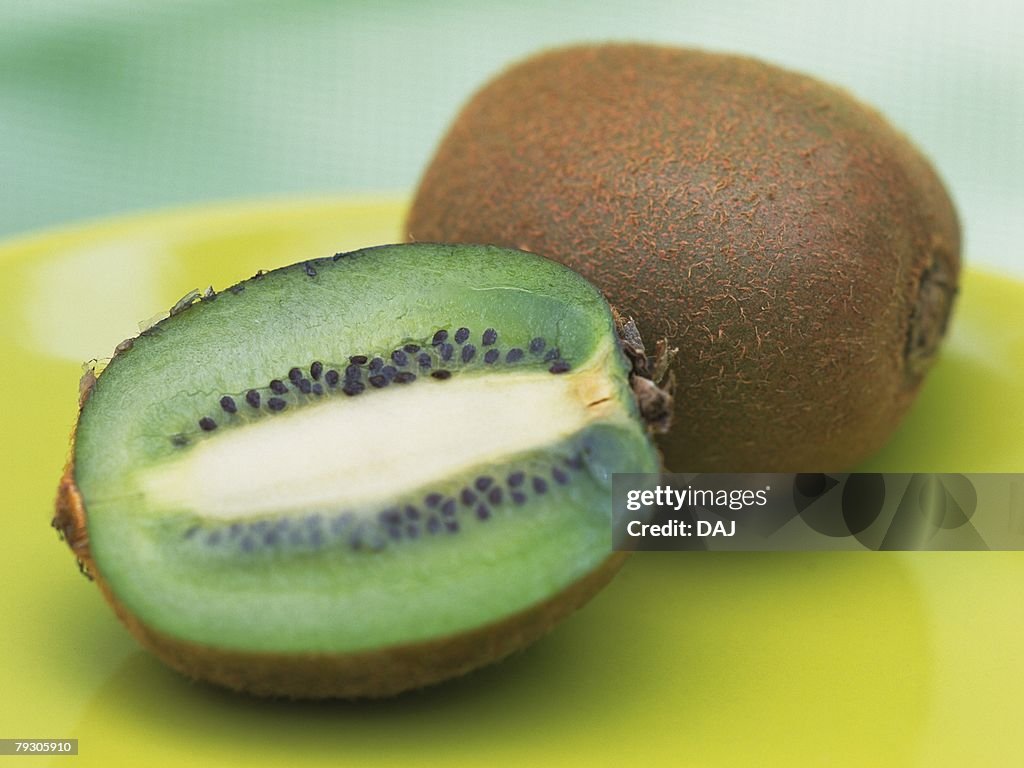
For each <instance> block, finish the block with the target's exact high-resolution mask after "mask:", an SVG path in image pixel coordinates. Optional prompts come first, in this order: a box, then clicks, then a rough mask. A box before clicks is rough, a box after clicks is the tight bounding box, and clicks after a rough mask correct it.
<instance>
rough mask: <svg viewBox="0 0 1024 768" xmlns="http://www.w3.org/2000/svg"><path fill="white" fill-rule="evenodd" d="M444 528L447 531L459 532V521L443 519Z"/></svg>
mask: <svg viewBox="0 0 1024 768" xmlns="http://www.w3.org/2000/svg"><path fill="white" fill-rule="evenodd" d="M444 529H445V530H446V531H448V533H458V532H459V521H458V520H445V523H444Z"/></svg>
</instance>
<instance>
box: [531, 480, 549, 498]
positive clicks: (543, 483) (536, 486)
mask: <svg viewBox="0 0 1024 768" xmlns="http://www.w3.org/2000/svg"><path fill="white" fill-rule="evenodd" d="M533 490H534V492H536V493H538V494H541V493H547V490H548V482H547V480H545V479H544V478H543V477H535V478H533Z"/></svg>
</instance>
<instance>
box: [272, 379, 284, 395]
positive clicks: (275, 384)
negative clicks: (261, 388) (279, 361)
mask: <svg viewBox="0 0 1024 768" xmlns="http://www.w3.org/2000/svg"><path fill="white" fill-rule="evenodd" d="M270 391H271V392H273V393H274V394H275V395H283V394H284V393H285V392H287V391H288V387H287V385H286V384H285V383H284V382H283V381H281V380H280V379H274V380H272V381H271V382H270Z"/></svg>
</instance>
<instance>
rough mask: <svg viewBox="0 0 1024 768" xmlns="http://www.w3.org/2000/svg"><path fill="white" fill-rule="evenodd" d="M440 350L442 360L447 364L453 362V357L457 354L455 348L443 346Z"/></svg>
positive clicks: (447, 345)
mask: <svg viewBox="0 0 1024 768" xmlns="http://www.w3.org/2000/svg"><path fill="white" fill-rule="evenodd" d="M438 349H439V351H440V353H441V359H442V360H444V361H445V362H448V361H449V360H451V359H452V355H454V354H455V347H453V346H452V345H451V344H447V343H445V344H442V345H441V346H440V347H439V348H438Z"/></svg>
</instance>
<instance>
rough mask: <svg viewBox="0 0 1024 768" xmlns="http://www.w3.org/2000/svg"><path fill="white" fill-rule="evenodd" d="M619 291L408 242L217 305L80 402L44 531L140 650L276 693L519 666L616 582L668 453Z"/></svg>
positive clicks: (221, 298)
mask: <svg viewBox="0 0 1024 768" xmlns="http://www.w3.org/2000/svg"><path fill="white" fill-rule="evenodd" d="M629 376H630V367H629V364H628V362H627V360H626V358H625V356H624V355H623V352H622V349H621V347H620V343H619V340H618V337H617V336H616V332H615V324H614V321H613V318H612V315H611V313H610V310H609V307H608V305H607V304H606V303H605V301H604V299H603V298H602V297H601V295H600V294H599V293H598V292H597V291H596V290H595V289H594V288H593V287H592V286H591V285H589V284H588V283H587V282H586V281H585V280H583V279H582V278H581V277H579V276H578V275H576V274H575V273H573V272H571V271H570V270H568V269H566V268H564V267H562V266H560V265H557V264H555V263H553V262H550V261H547V260H545V259H542V258H540V257H537V256H534V255H531V254H526V253H522V252H515V251H509V250H503V249H498V248H491V247H477V246H457V247H452V246H441V245H430V244H420V245H404V246H385V247H380V248H374V249H367V250H364V251H359V252H355V253H350V254H338V255H336V256H335V257H333V258H326V259H318V260H314V261H310V262H305V263H302V264H296V265H293V266H291V267H286V268H283V269H280V270H275V271H273V272H270V273H266V274H261V275H257V276H256V277H254V278H252V279H250V280H247V281H245V282H243V283H240V284H238V285H236V286H234V287H232V288H230V289H228V290H226V291H224V292H221V293H219V294H210V295H208V296H206V297H204V298H203V299H202V300H200V301H198V302H196V303H194V304H192V305H191V306H189V307H188V308H187V309H185V310H183V311H180V312H177V313H172V316H171V317H169V318H168V319H166V320H165V321H163V322H160V323H158V324H157V325H155V326H154V327H153V328H151V329H150V330H149V331H147V332H144V333H143V334H142V335H141V336H140V337H139V338H137V339H135V340H134V342H133V343H132V344H130V345H122V348H121V349H120V351H119V352H118V353H117V354H116V355H115V356H114V357H113V359H112V360H111V362H110V364H109V365H108V366H107V367H106V368H105V369H104V370H103V371H102V373H101V374H100V375H99V376H98V378H97V379H96V380H95V382H94V383H93V384H92V386H91V389H90V390H89V391H88V392H87V394H86V395H85V397H84V401H83V405H82V409H81V414H80V419H79V423H78V426H77V429H76V434H75V441H74V454H73V459H72V462H71V464H70V465H69V468H68V471H67V473H66V476H65V478H64V481H63V483H62V485H61V491H60V494H59V498H58V514H57V518H56V521H55V522H56V524H57V527H58V528H60V529H61V530H62V531H63V532H64V534H65V535H66V536H67V538H68V539H69V541H70V543H71V544H72V547H73V548H74V549H75V551H76V553H77V554H78V555H79V557H80V558H81V559H82V561H83V563H84V567H85V568H86V570H87V571H88V572H90V573H91V574H92V575H94V576H95V578H96V579H97V580H98V581H99V582H100V585H101V587H102V588H103V590H104V592H105V594H106V595H107V597H108V599H110V600H111V602H112V603H113V604H114V606H115V608H116V609H117V611H118V613H119V615H120V616H121V617H122V619H124V620H125V622H126V623H127V624H128V626H129V627H130V628H131V629H132V630H133V632H135V634H136V635H138V636H139V637H140V638H141V639H142V640H143V642H144V643H145V644H146V645H148V646H149V647H150V648H151V649H153V650H155V651H156V652H157V653H158V654H159V655H161V657H162V658H164V659H165V660H166V661H168V662H169V663H170V664H172V665H173V666H175V667H177V668H178V669H180V670H182V671H184V672H186V673H188V674H190V675H192V676H195V677H200V678H205V679H210V680H213V681H215V682H218V683H221V684H224V685H228V686H230V687H234V688H239V689H243V690H248V691H252V692H255V693H261V694H283V695H288V696H315V697H321V696H375V695H387V694H391V693H395V692H397V691H400V690H404V689H406V688H413V687H418V686H421V685H424V684H427V683H430V682H434V681H436V680H439V679H444V678H446V677H450V676H452V675H455V674H459V673H462V672H465V671H468V670H469V669H471V668H473V667H476V666H479V665H481V664H483V663H487V662H489V661H492V660H494V659H496V658H500V657H501V656H504V655H507V654H508V653H510V652H511V651H514V650H516V649H517V648H518V647H521V646H522V645H525V644H526V643H528V642H530V641H532V640H533V639H534V638H535V637H536V636H538V635H539V634H541V633H543V632H544V631H545V630H546V629H547V628H549V626H550V625H551V624H552V623H554V621H557V619H558V618H560V617H561V616H562V615H564V614H565V613H568V612H569V611H571V610H573V609H574V608H575V607H577V606H578V605H579V604H581V603H582V602H583V601H585V600H586V599H587V598H588V597H589V596H590V594H592V592H594V591H596V589H597V588H599V587H600V585H601V584H603V582H604V581H605V580H607V578H608V577H609V576H610V575H611V573H612V572H613V571H614V566H615V564H616V563H617V562H618V559H617V556H615V555H613V553H612V550H611V512H612V510H611V481H612V474H613V473H615V472H655V471H657V469H658V456H657V454H656V452H655V450H654V448H653V447H652V444H651V442H650V440H649V438H648V436H647V434H646V431H645V428H644V425H643V424H642V422H641V420H640V418H639V416H638V412H637V408H636V404H635V401H634V398H633V395H632V391H631V389H630V383H629Z"/></svg>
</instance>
